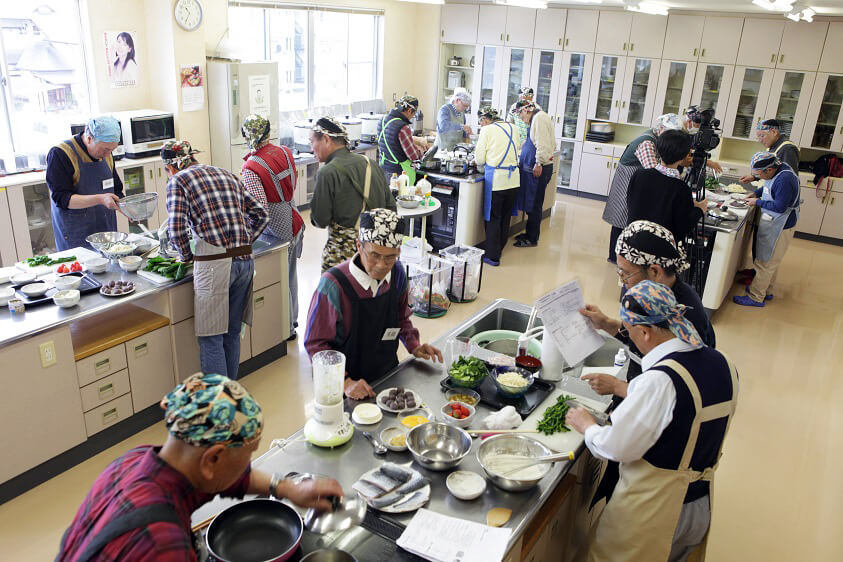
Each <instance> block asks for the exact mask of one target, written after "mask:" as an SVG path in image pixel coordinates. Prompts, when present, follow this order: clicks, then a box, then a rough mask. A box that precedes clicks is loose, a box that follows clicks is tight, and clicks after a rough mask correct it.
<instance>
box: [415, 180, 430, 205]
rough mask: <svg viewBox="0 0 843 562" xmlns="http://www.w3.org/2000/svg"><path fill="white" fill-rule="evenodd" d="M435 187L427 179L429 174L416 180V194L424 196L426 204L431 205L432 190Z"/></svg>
mask: <svg viewBox="0 0 843 562" xmlns="http://www.w3.org/2000/svg"><path fill="white" fill-rule="evenodd" d="M432 188H433V186H432V185H431V183H430V182H429V181H427V176H424V177H423V178H422V179H420V180H419V181H417V182H416V195H421V196H422V197H424V204H425V206H428V205H430V191H431V189H432Z"/></svg>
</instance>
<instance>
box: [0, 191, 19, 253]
mask: <svg viewBox="0 0 843 562" xmlns="http://www.w3.org/2000/svg"><path fill="white" fill-rule="evenodd" d="M7 193H8V192H7V191H6V188H0V267H11V266H13V265H15V262H16V261H18V252H17V249H16V248H15V236H14V234H13V230H12V215H11V213H10V212H9V197H8V195H7Z"/></svg>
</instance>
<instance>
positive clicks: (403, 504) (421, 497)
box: [392, 491, 428, 511]
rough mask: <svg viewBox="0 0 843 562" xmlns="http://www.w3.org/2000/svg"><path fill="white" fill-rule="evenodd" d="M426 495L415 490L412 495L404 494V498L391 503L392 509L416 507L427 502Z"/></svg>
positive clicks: (410, 509) (403, 509) (402, 509)
mask: <svg viewBox="0 0 843 562" xmlns="http://www.w3.org/2000/svg"><path fill="white" fill-rule="evenodd" d="M427 500H428V496H427V494H425V493H424V492H421V491H419V492H415V493H413V494H412V495H409V496H405V497H404V499H402V500H401V501H399V502H397V503H395V504H393V505H392V509H394V510H396V511H405V510H406V511H412V510H414V509H418V508H420V507H421V506H423V505H424V504H426V503H427Z"/></svg>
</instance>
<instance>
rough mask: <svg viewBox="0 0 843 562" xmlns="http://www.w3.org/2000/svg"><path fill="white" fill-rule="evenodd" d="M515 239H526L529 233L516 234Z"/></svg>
mask: <svg viewBox="0 0 843 562" xmlns="http://www.w3.org/2000/svg"><path fill="white" fill-rule="evenodd" d="M515 239H516V240H526V239H527V233H526V232H522V233H521V234H516V235H515Z"/></svg>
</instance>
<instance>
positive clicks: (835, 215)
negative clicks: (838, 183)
mask: <svg viewBox="0 0 843 562" xmlns="http://www.w3.org/2000/svg"><path fill="white" fill-rule="evenodd" d="M820 236H828V237H830V238H840V239H843V195H841V194H839V193H830V194H829V199H828V203H827V206H826V208H825V216H824V217H823V224H822V228H820Z"/></svg>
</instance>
